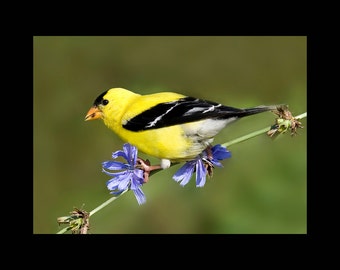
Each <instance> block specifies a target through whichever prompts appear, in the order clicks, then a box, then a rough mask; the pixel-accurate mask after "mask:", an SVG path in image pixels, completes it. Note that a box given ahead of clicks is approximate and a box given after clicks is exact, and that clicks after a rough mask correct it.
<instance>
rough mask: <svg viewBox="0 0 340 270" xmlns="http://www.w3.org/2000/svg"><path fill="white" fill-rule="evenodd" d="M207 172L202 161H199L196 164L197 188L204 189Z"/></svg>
mask: <svg viewBox="0 0 340 270" xmlns="http://www.w3.org/2000/svg"><path fill="white" fill-rule="evenodd" d="M206 174H207V170H206V169H205V167H204V164H203V162H202V160H201V159H198V160H197V163H196V187H203V186H204V184H205V179H206Z"/></svg>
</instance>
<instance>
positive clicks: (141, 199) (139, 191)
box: [133, 187, 146, 204]
mask: <svg viewBox="0 0 340 270" xmlns="http://www.w3.org/2000/svg"><path fill="white" fill-rule="evenodd" d="M133 193H134V194H135V197H136V199H137V202H138V204H143V203H145V202H146V198H145V195H144V193H143V191H142V189H141V188H140V187H138V188H137V189H133Z"/></svg>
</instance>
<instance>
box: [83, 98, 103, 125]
mask: <svg viewBox="0 0 340 270" xmlns="http://www.w3.org/2000/svg"><path fill="white" fill-rule="evenodd" d="M107 92H108V91H105V92H103V93H101V94H100V95H99V96H98V97H97V98H96V99H95V101H94V102H93V105H92V107H91V108H90V110H89V111H88V112H87V114H86V116H85V121H88V120H95V119H99V118H101V117H102V115H103V112H102V111H101V109H100V107H99V105H106V104H107V103H108V100H106V99H104V96H105V95H106V93H107Z"/></svg>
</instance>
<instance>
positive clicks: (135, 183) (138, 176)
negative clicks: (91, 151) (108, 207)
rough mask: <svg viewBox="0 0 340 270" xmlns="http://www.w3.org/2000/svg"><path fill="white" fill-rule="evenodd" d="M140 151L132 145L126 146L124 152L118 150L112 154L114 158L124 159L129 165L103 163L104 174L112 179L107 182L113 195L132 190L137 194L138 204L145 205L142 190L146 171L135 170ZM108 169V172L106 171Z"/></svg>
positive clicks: (112, 162) (110, 162)
mask: <svg viewBox="0 0 340 270" xmlns="http://www.w3.org/2000/svg"><path fill="white" fill-rule="evenodd" d="M137 154H138V150H137V148H136V147H135V146H133V145H131V144H128V143H126V144H124V145H123V151H122V150H118V151H116V152H114V153H112V158H113V159H116V158H118V157H122V158H124V159H125V160H126V161H127V162H128V163H123V162H119V161H104V162H103V163H102V167H103V172H104V173H106V174H107V175H109V176H112V179H110V180H109V181H107V183H106V185H107V188H108V189H109V190H111V192H110V193H111V194H115V195H119V194H121V193H122V192H123V191H124V190H126V189H131V190H132V191H133V193H134V194H135V197H136V199H137V202H138V203H139V204H143V203H145V202H146V198H145V195H144V193H143V191H142V189H141V186H142V185H143V184H144V176H143V174H144V171H143V170H141V169H138V168H135V165H136V162H137ZM105 169H106V170H105ZM107 170H112V171H116V170H120V172H115V173H114V172H109V171H107Z"/></svg>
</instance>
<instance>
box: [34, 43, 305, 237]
mask: <svg viewBox="0 0 340 270" xmlns="http://www.w3.org/2000/svg"><path fill="white" fill-rule="evenodd" d="M33 49H34V51H33V60H34V74H33V75H34V103H33V106H34V111H33V118H34V119H33V120H34V122H33V124H34V127H33V128H34V133H33V135H34V138H33V147H34V164H33V165H34V175H33V176H34V178H33V184H34V190H33V191H34V193H33V197H34V200H33V233H35V234H54V233H56V232H58V231H59V230H61V229H62V228H64V226H62V225H61V226H59V225H58V224H57V217H61V216H66V215H68V214H69V212H70V211H72V210H73V207H78V208H81V207H82V206H83V207H84V209H85V210H86V211H91V210H93V209H94V208H95V207H97V206H98V205H100V204H101V203H103V202H104V201H106V200H107V199H109V198H110V197H111V195H110V194H109V191H108V190H107V188H106V181H107V180H109V178H108V176H107V175H106V174H104V173H102V172H101V162H103V161H106V160H109V159H110V158H111V153H112V152H113V151H116V150H118V149H121V148H122V145H123V142H122V141H121V140H120V139H119V138H118V137H117V136H116V135H115V134H114V133H113V132H112V131H110V130H109V129H108V128H106V127H105V126H104V124H103V123H102V121H90V122H85V121H84V117H85V114H86V113H87V111H88V109H89V108H90V106H91V105H92V103H93V101H94V99H95V98H96V97H97V96H98V95H99V94H100V93H102V92H103V91H105V90H107V89H109V88H112V87H123V88H127V89H130V90H132V91H136V92H139V93H141V94H147V93H154V92H159V91H175V92H181V93H183V94H186V95H191V96H195V97H199V98H204V99H208V100H212V101H217V102H221V103H223V104H225V105H229V106H234V107H251V106H257V105H260V104H266V105H269V104H281V103H285V104H288V105H289V108H290V110H291V112H292V113H293V114H294V115H298V114H301V113H303V112H306V110H307V105H306V103H307V99H306V95H307V89H306V87H307V84H306V80H307V79H306V69H307V63H306V61H307V57H306V53H307V38H306V37H304V36H282V37H280V36H268V37H266V36H263V37H262V36H253V37H243V36H235V37H233V36H230V37H229V36H112V37H110V36H105V37H101V36H93V37H91V36H84V37H82V36H75V37H73V36H35V37H33ZM274 119H275V115H274V114H272V113H270V112H267V113H263V114H259V115H255V116H251V117H248V118H243V119H241V120H240V121H238V122H236V123H233V124H232V125H230V126H228V127H227V128H226V129H224V130H223V131H222V132H221V133H220V134H219V135H218V136H217V137H216V138H215V143H224V142H227V141H229V140H232V139H235V138H237V137H239V136H242V135H245V134H248V133H250V132H252V131H255V130H258V129H261V128H263V127H266V126H269V125H271V124H273V123H274ZM302 123H303V126H304V129H299V130H298V132H299V135H297V136H295V137H291V136H290V135H289V132H287V133H286V134H284V135H281V136H280V137H278V138H277V139H275V140H272V139H270V138H269V137H267V136H266V135H261V136H258V137H256V138H253V139H251V140H248V141H245V142H243V143H240V144H237V145H233V146H231V147H230V148H229V150H230V151H231V153H232V158H230V159H227V160H225V161H223V165H224V167H223V168H216V169H215V170H214V176H213V178H211V179H207V183H206V184H205V186H204V188H196V187H195V180H194V178H192V179H191V181H190V182H189V184H188V185H187V186H185V187H182V186H180V185H179V184H178V183H176V182H175V181H174V180H173V179H172V175H173V174H174V173H175V172H176V171H177V170H178V169H179V166H178V165H177V166H174V167H172V168H170V169H167V170H165V171H162V172H159V173H157V174H155V175H154V176H152V177H151V179H150V181H149V182H148V183H147V184H145V185H144V186H143V191H144V193H145V195H146V198H147V202H146V204H144V205H141V206H140V205H138V203H137V201H136V199H135V197H134V195H133V193H132V192H128V193H126V194H124V195H123V196H122V197H120V198H119V199H117V200H116V201H115V202H113V203H112V204H110V205H109V206H107V207H105V208H104V209H102V210H101V211H99V212H98V213H96V214H95V215H93V216H92V217H91V219H90V231H89V233H91V234H106V233H115V234H132V233H136V234H140V233H149V234H153V233H162V234H173V233H178V234H183V233H185V234H191V233H193V234H197V233H209V234H210V233H223V234H267V233H270V234H287V233H289V234H304V233H306V232H307V221H306V216H307V194H306V185H307V176H306V167H307V157H306V156H307V150H306V149H307V147H306V137H307V136H306V135H307V119H306V118H305V119H303V120H302ZM140 156H141V157H144V158H145V157H146V156H145V155H143V154H142V153H140ZM151 161H152V162H153V163H155V162H157V160H155V159H153V158H151Z"/></svg>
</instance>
